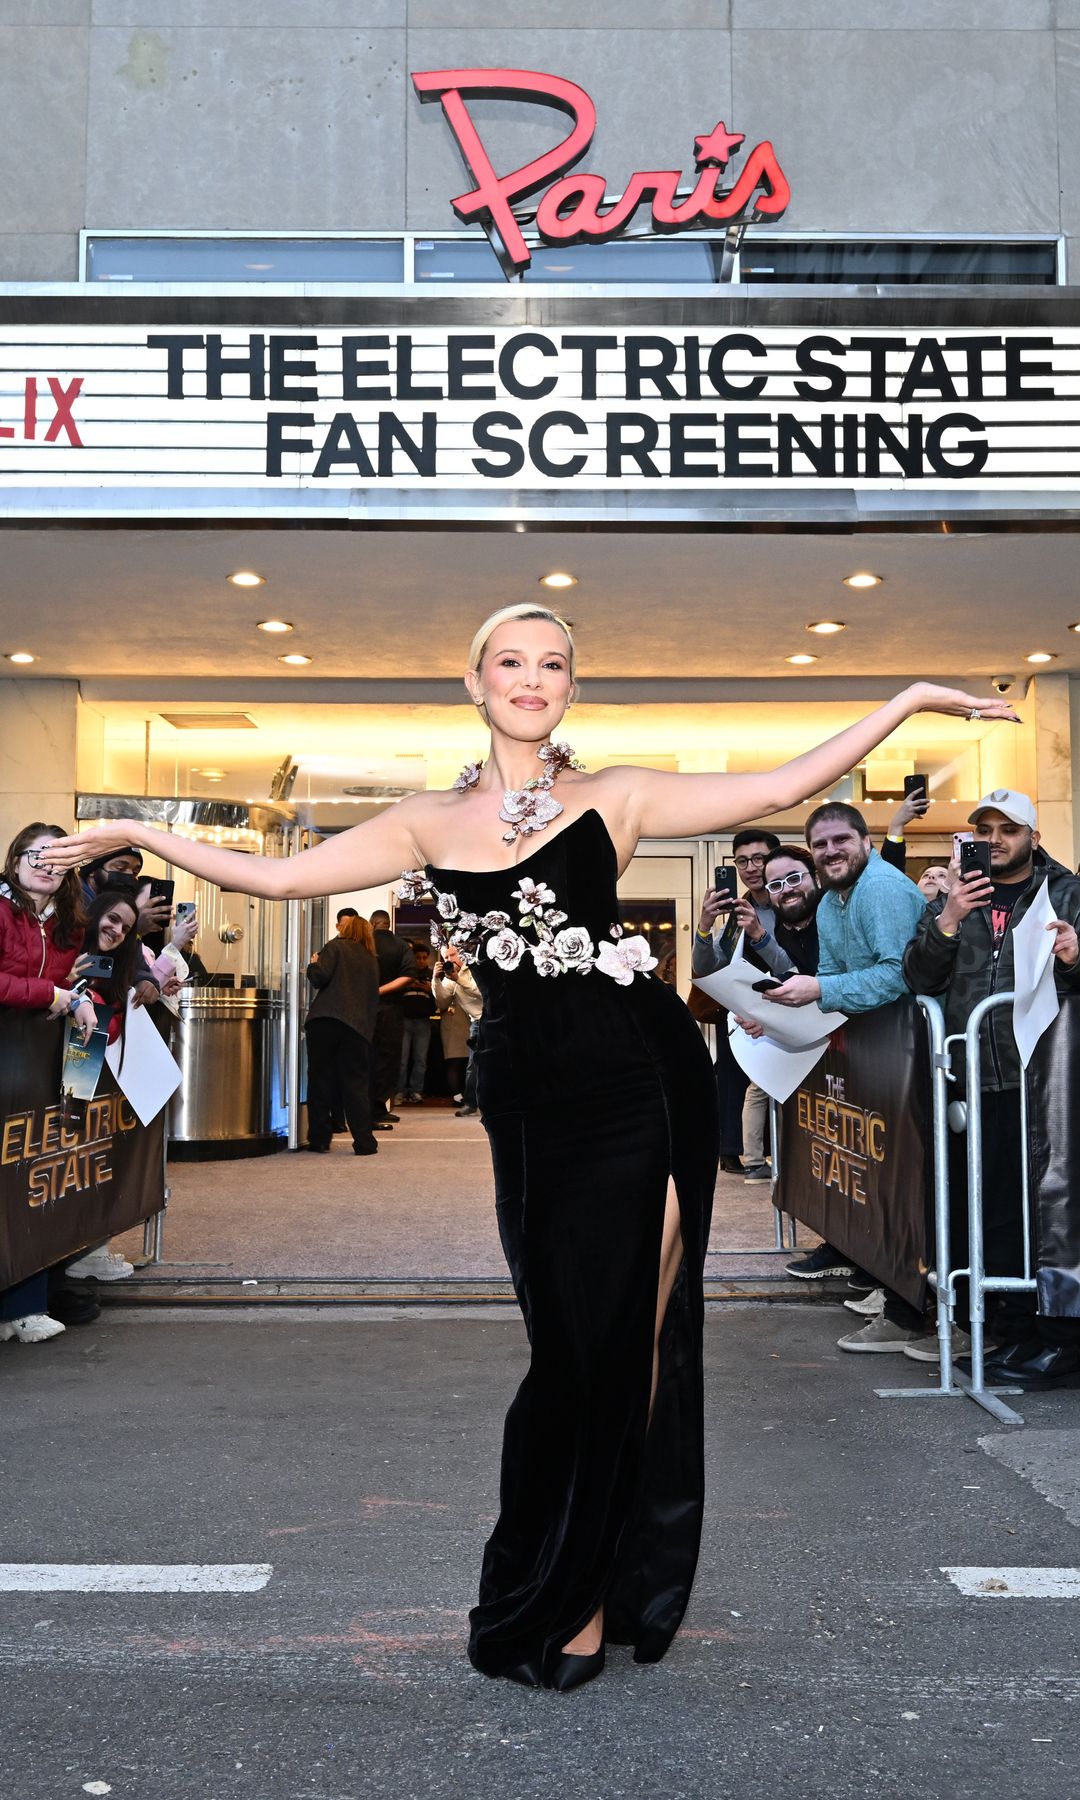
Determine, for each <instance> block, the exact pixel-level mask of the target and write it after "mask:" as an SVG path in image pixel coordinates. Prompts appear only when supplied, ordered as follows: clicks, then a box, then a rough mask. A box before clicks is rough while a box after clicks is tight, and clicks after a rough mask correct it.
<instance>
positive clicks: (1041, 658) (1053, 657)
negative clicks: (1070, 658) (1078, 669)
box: [1027, 650, 1057, 663]
mask: <svg viewBox="0 0 1080 1800" xmlns="http://www.w3.org/2000/svg"><path fill="white" fill-rule="evenodd" d="M1027 661H1028V662H1033V663H1047V662H1057V651H1056V650H1033V651H1032V652H1031V655H1030V656H1029V657H1028V658H1027Z"/></svg>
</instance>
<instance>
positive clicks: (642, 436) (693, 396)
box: [0, 309, 1080, 501]
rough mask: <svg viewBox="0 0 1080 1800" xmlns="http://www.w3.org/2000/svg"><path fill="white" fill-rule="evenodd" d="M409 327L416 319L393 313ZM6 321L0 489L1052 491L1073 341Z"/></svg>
mask: <svg viewBox="0 0 1080 1800" xmlns="http://www.w3.org/2000/svg"><path fill="white" fill-rule="evenodd" d="M414 320H415V315H414ZM414 320H410V324H409V328H408V329H391V328H379V329H363V330H355V331H351V330H322V329H320V330H317V331H300V330H296V329H288V330H276V329H273V328H270V327H265V328H263V329H260V330H257V331H248V330H243V329H236V328H235V327H228V328H223V329H220V330H215V329H212V328H202V327H200V328H199V329H187V328H180V327H177V328H151V329H147V328H146V327H145V326H142V327H134V326H127V325H124V326H105V325H98V326H87V325H83V324H80V325H78V326H77V327H72V326H71V325H67V324H65V325H62V326H61V325H57V326H50V327H40V328H19V327H13V326H8V327H7V328H6V329H5V330H4V333H3V343H2V345H0V359H2V363H0V490H6V491H7V493H8V495H9V499H10V500H12V501H13V500H14V499H15V497H16V495H17V491H18V490H19V489H20V488H37V487H41V486H43V485H48V486H52V485H53V484H54V483H55V484H59V485H60V486H62V488H63V489H64V490H70V489H76V488H80V487H83V488H85V487H122V488H125V489H154V488H155V487H162V488H165V487H168V488H172V489H175V488H178V487H183V488H185V489H198V488H200V487H204V488H210V487H213V488H219V489H228V488H242V489H245V490H248V491H249V492H250V491H251V490H258V491H262V492H264V493H266V492H269V491H271V490H277V491H279V492H280V491H282V490H319V489H323V490H326V489H342V488H345V489H349V490H357V489H360V490H377V489H379V488H380V487H386V488H393V489H413V490H415V489H426V490H431V491H435V492H437V491H439V490H443V489H452V490H462V489H465V490H486V491H488V492H496V491H499V492H505V491H507V490H514V489H530V490H537V489H555V490H559V489H572V488H590V489H596V490H605V491H611V490H617V491H620V492H623V493H627V492H630V493H633V492H635V491H639V492H646V491H652V492H661V493H662V492H664V491H670V490H674V489H690V490H698V491H705V492H712V493H713V494H716V493H719V492H727V491H731V490H737V489H740V488H753V489H759V490H760V489H762V488H775V489H783V488H798V489H804V490H805V489H808V488H813V489H818V490H824V489H829V488H840V487H842V488H846V489H851V488H855V489H866V490H874V489H893V488H912V489H918V488H920V487H932V488H935V489H940V488H942V487H943V486H950V485H955V486H959V485H962V484H965V483H968V484H975V485H977V486H978V487H979V488H981V489H1000V488H1009V489H1014V490H1016V489H1027V490H1038V489H1058V490H1060V489H1062V488H1063V487H1068V486H1069V485H1070V484H1073V483H1075V482H1076V481H1077V479H1078V478H1080V412H1078V394H1080V330H1068V329H1061V330H1059V329H1054V330H1052V331H1048V330H1047V329H1045V328H1041V329H1011V328H1010V329H1006V330H1002V331H998V332H994V331H986V330H965V329H935V330H933V331H929V332H928V331H924V330H919V329H911V330H901V329H897V328H880V329H874V328H869V329H858V330H851V329H843V330H839V329H830V330H801V329H797V328H794V327H788V326H784V327H780V326H760V327H757V328H754V329H739V330H733V329H727V328H721V329H717V327H716V326H715V325H710V324H709V322H708V320H707V317H706V316H705V309H703V316H702V317H701V319H700V320H694V321H693V322H692V323H688V324H685V325H680V327H679V328H678V329H670V328H665V329H645V328H642V329H637V330H626V329H619V330H603V329H580V328H579V329H563V328H558V329H556V328H551V329H544V328H532V327H530V328H529V329H514V328H499V329H494V330H486V331H485V330H464V329H463V330H447V329H445V328H435V327H427V326H425V325H424V324H422V323H418V322H414Z"/></svg>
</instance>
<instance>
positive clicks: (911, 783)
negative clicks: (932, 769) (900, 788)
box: [904, 775, 930, 806]
mask: <svg viewBox="0 0 1080 1800" xmlns="http://www.w3.org/2000/svg"><path fill="white" fill-rule="evenodd" d="M904 799H905V800H923V801H925V803H926V805H927V806H929V804H930V793H929V789H928V787H927V784H926V776H925V775H905V776H904Z"/></svg>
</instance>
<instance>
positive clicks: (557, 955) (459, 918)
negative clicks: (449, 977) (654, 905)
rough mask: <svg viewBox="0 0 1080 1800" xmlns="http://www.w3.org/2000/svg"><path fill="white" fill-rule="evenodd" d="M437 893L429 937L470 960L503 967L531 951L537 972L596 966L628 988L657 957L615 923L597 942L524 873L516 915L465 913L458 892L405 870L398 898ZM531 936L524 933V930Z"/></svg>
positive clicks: (571, 971)
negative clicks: (447, 890) (486, 959)
mask: <svg viewBox="0 0 1080 1800" xmlns="http://www.w3.org/2000/svg"><path fill="white" fill-rule="evenodd" d="M432 897H433V898H434V901H435V911H436V914H437V917H436V918H434V919H433V920H432V922H431V942H432V944H433V945H434V947H435V949H436V950H437V951H440V952H444V951H446V950H448V949H454V950H456V951H457V952H458V953H459V955H460V956H461V958H462V960H463V961H464V962H466V963H476V962H479V961H480V958H481V957H482V956H489V957H490V958H491V960H492V962H494V963H497V964H498V966H499V968H500V969H516V968H517V967H518V964H519V963H521V962H522V960H523V959H524V958H525V957H526V956H528V957H531V958H532V964H533V967H534V969H535V970H536V972H537V974H538V975H570V974H577V975H588V974H591V972H592V970H593V969H598V970H599V971H600V973H601V975H610V976H611V979H612V980H613V981H617V982H618V983H619V986H620V987H628V986H629V985H630V983H631V982H632V981H633V979H634V976H635V975H647V974H648V973H649V971H650V970H651V969H655V967H656V960H657V959H656V957H655V956H653V955H652V954H651V952H650V949H649V945H648V942H647V940H646V939H645V938H643V937H624V936H623V932H622V927H621V926H619V925H613V926H612V927H611V936H610V938H605V939H603V940H602V941H601V943H600V944H599V946H597V945H595V944H594V943H593V941H592V938H591V937H590V936H589V934H588V932H587V931H586V930H585V929H584V927H583V926H581V925H570V924H568V923H567V915H566V914H565V913H564V912H560V910H559V907H558V904H557V901H556V896H555V892H554V890H553V889H552V888H550V887H548V885H547V883H546V882H543V881H533V880H532V878H531V876H528V875H522V876H521V877H520V880H519V882H518V885H517V887H516V888H515V889H514V890H513V898H514V899H515V900H516V901H517V910H518V917H517V919H516V920H511V917H510V914H509V913H506V912H501V911H492V912H486V913H472V912H463V911H462V910H461V908H460V907H459V906H458V903H457V895H456V894H449V893H441V892H440V891H439V889H438V888H436V887H435V885H434V883H433V882H431V881H430V880H429V879H428V876H427V874H426V873H425V872H424V870H423V869H407V870H405V871H404V873H403V874H402V877H401V884H400V886H399V888H398V899H399V900H405V901H410V900H423V899H427V898H432ZM526 932H527V933H529V934H530V935H529V936H525V933H526Z"/></svg>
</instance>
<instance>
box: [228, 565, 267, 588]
mask: <svg viewBox="0 0 1080 1800" xmlns="http://www.w3.org/2000/svg"><path fill="white" fill-rule="evenodd" d="M225 579H226V581H231V582H232V584H233V587H249V588H250V587H263V586H264V585H265V583H266V576H265V575H256V573H255V571H254V569H234V570H233V573H232V574H231V575H227V576H226V577H225Z"/></svg>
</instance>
